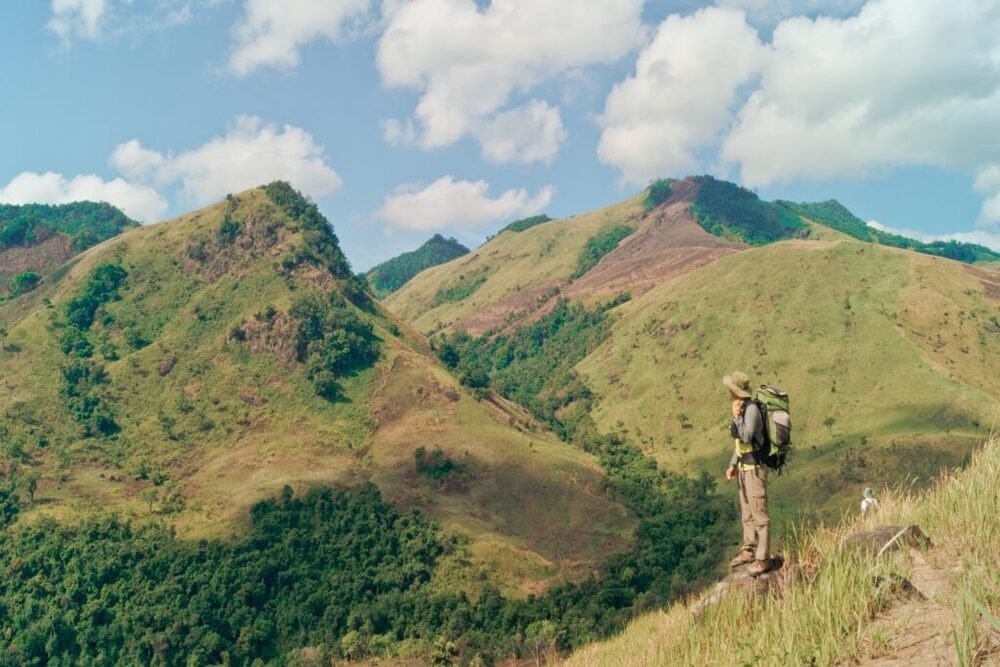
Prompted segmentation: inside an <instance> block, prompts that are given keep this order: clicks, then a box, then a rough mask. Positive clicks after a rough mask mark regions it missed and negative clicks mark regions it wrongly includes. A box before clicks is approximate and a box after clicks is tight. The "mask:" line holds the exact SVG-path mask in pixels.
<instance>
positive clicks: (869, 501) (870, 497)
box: [861, 486, 878, 514]
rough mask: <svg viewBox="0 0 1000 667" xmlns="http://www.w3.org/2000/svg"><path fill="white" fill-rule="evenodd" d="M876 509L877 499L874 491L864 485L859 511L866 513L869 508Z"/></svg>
mask: <svg viewBox="0 0 1000 667" xmlns="http://www.w3.org/2000/svg"><path fill="white" fill-rule="evenodd" d="M875 509H878V500H877V499H876V498H875V492H874V491H872V487H870V486H869V487H866V488H865V493H864V497H863V498H861V513H862V514H867V513H868V511H869V510H875Z"/></svg>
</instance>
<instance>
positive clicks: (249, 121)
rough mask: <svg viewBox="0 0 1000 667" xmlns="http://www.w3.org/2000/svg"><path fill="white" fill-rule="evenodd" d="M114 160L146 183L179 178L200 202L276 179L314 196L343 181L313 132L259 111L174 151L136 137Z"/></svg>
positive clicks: (163, 183)
mask: <svg viewBox="0 0 1000 667" xmlns="http://www.w3.org/2000/svg"><path fill="white" fill-rule="evenodd" d="M111 164H112V165H113V166H114V167H115V168H116V169H118V170H119V171H120V172H121V173H123V174H126V175H128V176H129V177H130V178H134V179H136V180H140V181H143V182H147V183H153V184H156V185H158V186H166V185H169V184H173V183H180V186H181V193H182V196H183V197H184V198H185V199H186V200H187V201H189V202H191V203H193V204H196V205H201V204H206V203H208V202H211V201H214V200H216V199H218V198H220V197H222V196H224V195H226V194H227V193H231V192H238V191H240V190H245V189H247V188H251V187H256V186H258V185H261V184H263V183H267V182H270V181H273V180H277V179H281V180H286V181H289V182H290V183H291V184H292V185H294V186H295V187H296V188H298V189H299V190H301V191H302V192H304V193H306V194H308V195H310V196H312V197H322V196H324V195H328V194H331V193H333V192H336V191H337V190H339V189H340V187H341V185H342V181H341V179H340V176H338V175H337V173H336V172H335V171H334V170H333V168H331V167H330V166H329V164H328V163H327V157H326V154H325V151H324V148H323V146H322V145H320V144H319V143H317V142H316V140H315V139H314V138H313V136H312V135H311V134H309V133H308V132H306V131H305V130H303V129H301V128H298V127H294V126H292V125H285V126H283V127H278V125H276V124H274V123H268V122H265V121H263V120H262V119H260V118H257V117H256V116H238V117H237V118H236V120H235V122H234V123H233V125H232V126H231V127H230V128H229V131H228V132H227V133H226V134H225V135H224V136H221V137H216V138H214V139H211V140H209V141H208V142H206V143H204V144H202V145H201V146H199V147H197V148H193V149H189V150H186V151H182V152H180V153H177V154H176V155H174V154H169V153H168V154H163V153H161V152H159V151H156V150H153V149H149V148H146V147H144V146H143V145H142V144H141V143H140V142H139V141H138V140H137V139H132V140H131V141H127V142H125V143H122V144H119V145H118V146H117V147H116V148H115V149H114V151H113V152H112V154H111Z"/></svg>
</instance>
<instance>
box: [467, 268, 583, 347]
mask: <svg viewBox="0 0 1000 667" xmlns="http://www.w3.org/2000/svg"><path fill="white" fill-rule="evenodd" d="M568 284H569V281H568V280H549V281H546V282H543V283H541V284H539V285H534V286H532V287H528V288H525V289H522V290H520V291H518V292H516V293H514V294H511V295H510V296H509V297H507V298H506V299H503V300H502V301H499V302H498V303H495V304H492V305H490V306H487V307H486V308H484V309H483V310H481V311H479V312H478V313H475V314H474V315H471V316H469V317H466V318H465V319H462V320H459V321H458V322H456V323H455V325H454V327H455V328H456V329H459V330H462V331H467V332H469V333H470V334H472V335H473V336H482V335H483V334H485V333H487V332H490V331H496V330H498V329H503V328H504V327H505V326H506V325H509V324H523V323H525V322H526V321H527V320H526V318H529V317H530V316H531V315H536V316H537V313H538V312H539V311H543V312H547V309H548V308H550V307H551V306H552V305H553V304H555V301H556V299H557V297H558V296H559V295H560V294H561V293H562V290H563V288H565V287H566V285H568ZM532 319H534V318H532Z"/></svg>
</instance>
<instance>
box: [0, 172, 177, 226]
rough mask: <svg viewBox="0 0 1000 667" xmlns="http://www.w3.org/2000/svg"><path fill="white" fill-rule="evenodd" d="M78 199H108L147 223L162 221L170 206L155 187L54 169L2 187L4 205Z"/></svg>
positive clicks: (0, 195) (21, 176) (26, 174)
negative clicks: (58, 171)
mask: <svg viewBox="0 0 1000 667" xmlns="http://www.w3.org/2000/svg"><path fill="white" fill-rule="evenodd" d="M75 201H104V202H108V203H109V204H112V205H114V206H117V207H118V208H120V209H121V210H122V211H124V212H125V214H126V215H128V216H129V217H131V218H135V219H136V220H141V221H143V222H154V221H156V220H159V219H160V217H161V216H162V215H163V213H164V211H166V209H167V200H166V199H164V197H163V196H162V195H161V194H160V193H158V192H157V191H156V190H154V189H153V188H151V187H148V186H145V185H137V184H135V183H129V182H128V181H125V180H123V179H121V178H115V179H113V180H110V181H105V180H104V179H102V178H100V177H99V176H95V175H92V174H91V175H85V176H75V177H73V178H66V177H65V176H63V175H62V174H56V173H53V172H46V173H44V174H37V173H34V172H30V171H26V172H23V173H21V174H19V175H18V176H15V177H14V179H13V180H12V181H11V182H10V183H8V184H7V185H5V186H3V187H0V203H4V204H68V203H70V202H75Z"/></svg>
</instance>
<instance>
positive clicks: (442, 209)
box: [376, 176, 555, 231]
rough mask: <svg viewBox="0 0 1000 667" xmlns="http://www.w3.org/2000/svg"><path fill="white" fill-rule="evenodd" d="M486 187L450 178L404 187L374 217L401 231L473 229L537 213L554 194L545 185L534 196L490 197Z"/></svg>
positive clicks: (523, 192) (516, 193)
mask: <svg viewBox="0 0 1000 667" xmlns="http://www.w3.org/2000/svg"><path fill="white" fill-rule="evenodd" d="M489 188H490V186H489V184H488V183H486V181H482V180H480V181H456V180H455V179H454V178H453V177H451V176H444V177H442V178H439V179H438V180H436V181H434V182H433V183H431V184H430V185H428V186H426V187H423V188H421V187H420V186H414V185H409V186H403V187H401V188H398V189H397V190H396V191H395V192H394V193H393V194H391V195H390V196H388V197H387V198H386V200H385V203H384V204H383V206H382V208H380V209H379V210H378V211H377V212H376V216H377V217H379V218H381V219H382V220H385V221H386V222H387V223H389V225H391V226H393V227H398V228H402V229H411V230H419V231H430V230H435V229H444V228H452V229H457V228H472V227H480V226H482V225H486V224H489V223H492V222H498V221H501V220H508V219H511V218H520V217H524V216H529V215H534V214H536V213H539V212H541V211H542V209H544V208H545V207H546V206H548V205H549V203H550V202H551V201H552V196H553V195H554V194H555V189H554V188H552V187H551V186H547V187H544V188H542V189H541V190H540V191H539V192H538V194H536V195H535V196H534V197H532V196H530V195H529V194H528V192H527V191H526V190H524V189H521V188H519V189H511V190H507V191H506V192H503V193H502V194H501V195H500V196H499V197H496V198H490V197H489V195H488V191H489Z"/></svg>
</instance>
